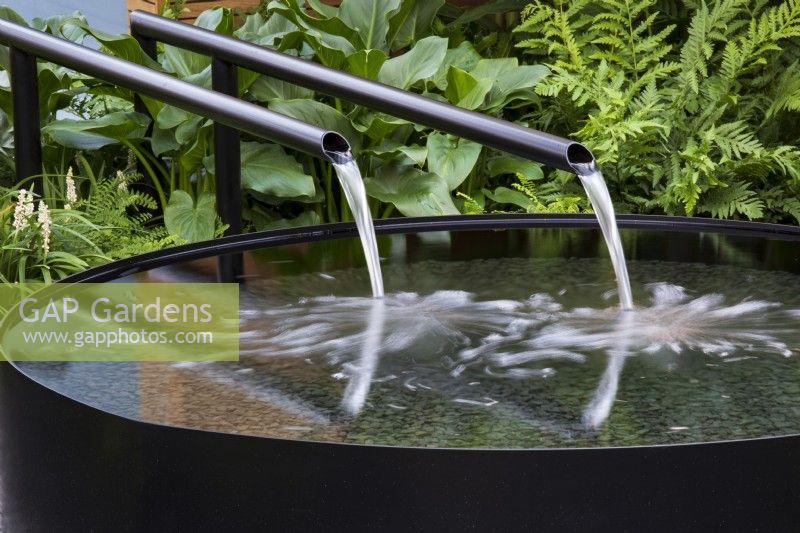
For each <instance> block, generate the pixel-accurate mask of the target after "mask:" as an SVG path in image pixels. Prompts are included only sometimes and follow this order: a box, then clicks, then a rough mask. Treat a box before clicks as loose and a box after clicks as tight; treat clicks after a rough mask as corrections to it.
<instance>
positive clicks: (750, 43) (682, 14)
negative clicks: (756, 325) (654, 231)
mask: <svg viewBox="0 0 800 533" xmlns="http://www.w3.org/2000/svg"><path fill="white" fill-rule="evenodd" d="M523 19H524V22H523V23H522V25H521V26H519V27H518V28H517V29H516V30H515V31H516V32H517V33H518V34H519V35H521V36H523V38H524V40H523V41H522V42H520V43H519V45H518V46H519V47H520V48H521V49H522V50H523V51H524V52H525V53H526V54H527V56H528V57H529V58H530V60H531V61H544V62H546V63H547V64H548V65H549V66H550V68H551V70H552V74H551V75H550V76H549V77H548V78H547V79H545V80H544V81H543V82H542V83H541V84H540V85H538V86H537V87H536V92H537V94H539V95H540V96H541V100H540V102H539V104H538V105H537V106H535V109H532V110H531V111H530V112H529V113H528V115H527V118H528V119H529V120H530V121H531V122H532V123H533V124H536V125H538V126H540V127H542V128H545V129H548V130H550V131H554V132H556V133H561V134H569V135H573V136H575V137H576V138H577V139H579V140H581V141H583V142H585V143H586V144H587V145H588V146H589V147H590V148H591V149H592V150H593V151H594V152H595V154H596V156H597V158H598V161H599V163H600V165H601V167H602V169H603V171H604V174H605V176H606V179H607V181H608V183H609V187H610V188H611V189H612V193H613V195H614V197H615V199H616V200H617V201H618V202H619V206H618V207H619V208H620V209H621V210H623V211H632V212H642V213H667V214H690V215H691V214H704V215H711V216H714V217H720V218H729V217H735V218H740V217H741V218H748V219H753V220H767V221H773V222H789V223H796V222H797V221H798V220H800V199H799V198H798V192H799V191H800V189H799V188H798V178H800V151H798V148H797V141H798V138H799V137H800V128H798V126H797V114H796V112H797V111H798V110H800V63H799V62H800V53H799V52H800V48H799V47H798V45H799V44H800V39H799V38H800V2H798V1H797V0H785V1H780V2H775V1H772V2H770V1H767V0H756V1H752V0H712V1H708V2H697V1H691V0H690V1H684V2H677V1H668V0H594V1H587V0H577V1H570V2H566V1H561V0H554V1H547V2H544V1H535V2H534V3H532V4H531V5H529V6H528V7H527V8H526V9H525V10H524V12H523Z"/></svg>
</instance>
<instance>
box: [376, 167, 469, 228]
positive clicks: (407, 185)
mask: <svg viewBox="0 0 800 533" xmlns="http://www.w3.org/2000/svg"><path fill="white" fill-rule="evenodd" d="M364 185H365V186H366V189H367V194H369V195H370V196H372V197H373V198H377V199H378V200H380V201H382V202H387V203H391V204H393V205H394V206H395V207H396V208H397V209H398V211H400V212H401V213H403V214H404V215H406V216H410V217H421V216H436V215H457V214H458V209H457V208H456V206H455V204H454V203H453V199H452V197H451V196H450V192H449V191H448V188H447V182H446V181H445V180H444V179H443V178H441V177H439V176H437V175H436V174H431V173H429V172H423V171H421V170H419V169H418V168H415V167H411V166H407V167H384V168H381V169H380V170H379V172H378V176H377V177H375V178H367V179H365V180H364Z"/></svg>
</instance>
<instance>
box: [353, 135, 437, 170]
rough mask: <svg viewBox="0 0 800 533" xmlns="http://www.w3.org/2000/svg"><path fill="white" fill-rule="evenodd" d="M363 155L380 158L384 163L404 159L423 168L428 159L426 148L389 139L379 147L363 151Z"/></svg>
mask: <svg viewBox="0 0 800 533" xmlns="http://www.w3.org/2000/svg"><path fill="white" fill-rule="evenodd" d="M364 153H367V154H372V155H376V156H378V157H380V158H381V159H383V160H385V161H390V160H397V159H398V158H399V159H405V160H407V161H409V162H411V163H413V164H415V165H417V166H420V167H421V166H423V165H424V164H425V161H426V160H427V159H428V147H427V146H420V145H418V144H412V145H410V146H409V145H407V144H405V143H400V142H398V141H393V140H391V139H386V140H384V141H383V142H382V143H381V144H380V145H378V146H374V147H371V148H369V149H367V150H364Z"/></svg>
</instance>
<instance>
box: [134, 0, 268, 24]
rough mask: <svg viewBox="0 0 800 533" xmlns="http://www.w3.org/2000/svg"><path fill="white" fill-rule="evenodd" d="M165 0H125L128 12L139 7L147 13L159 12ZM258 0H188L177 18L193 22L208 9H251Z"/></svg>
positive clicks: (256, 4)
mask: <svg viewBox="0 0 800 533" xmlns="http://www.w3.org/2000/svg"><path fill="white" fill-rule="evenodd" d="M166 1H167V0H127V2H128V12H131V11H133V10H135V9H141V10H142V11H147V12H148V13H155V14H160V13H161V11H162V10H163V8H164V4H165V3H166ZM259 3H260V2H259V0H188V1H187V2H186V4H185V5H184V9H185V10H186V11H184V12H183V13H180V14H179V15H178V20H181V21H184V22H194V20H195V19H196V18H197V17H198V16H199V15H200V13H202V12H203V11H206V10H208V9H213V8H215V7H227V8H229V9H238V10H252V9H255V8H257V7H258V5H259Z"/></svg>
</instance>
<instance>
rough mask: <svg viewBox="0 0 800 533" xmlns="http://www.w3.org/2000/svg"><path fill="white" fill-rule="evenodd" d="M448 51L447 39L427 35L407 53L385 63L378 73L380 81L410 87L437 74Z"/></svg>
mask: <svg viewBox="0 0 800 533" xmlns="http://www.w3.org/2000/svg"><path fill="white" fill-rule="evenodd" d="M446 53H447V39H445V38H443V37H426V38H425V39H422V40H421V41H418V42H417V44H415V45H414V47H413V48H412V49H411V50H409V51H408V52H406V53H405V54H403V55H401V56H398V57H394V58H392V59H390V60H388V61H387V62H386V63H384V64H383V67H381V71H380V74H379V75H378V81H380V82H382V83H385V84H387V85H393V86H395V87H399V88H401V89H408V88H409V87H411V86H412V85H414V84H415V83H416V82H418V81H420V80H424V79H427V78H430V77H431V76H433V75H434V74H436V72H438V70H439V67H440V66H441V65H442V62H443V61H444V58H445V54H446Z"/></svg>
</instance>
